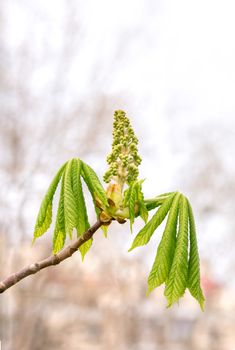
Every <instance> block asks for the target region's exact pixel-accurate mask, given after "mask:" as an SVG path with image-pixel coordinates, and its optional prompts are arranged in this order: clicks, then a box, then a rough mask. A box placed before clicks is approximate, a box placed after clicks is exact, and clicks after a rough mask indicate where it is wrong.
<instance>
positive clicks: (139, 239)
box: [128, 194, 175, 251]
mask: <svg viewBox="0 0 235 350" xmlns="http://www.w3.org/2000/svg"><path fill="white" fill-rule="evenodd" d="M174 196H175V194H173V195H172V196H170V197H169V198H167V199H166V200H165V201H164V202H163V204H162V205H161V206H160V208H159V209H158V210H157V212H156V213H155V214H154V215H153V217H152V219H151V220H149V222H148V223H147V224H146V225H145V226H144V227H143V228H142V230H140V232H139V233H138V234H137V236H136V237H135V239H134V241H133V243H132V246H131V248H130V249H129V250H128V251H131V250H132V249H134V248H136V247H139V246H141V245H145V244H147V243H148V242H149V240H150V238H151V237H152V235H153V232H154V231H155V230H156V229H157V227H158V226H159V225H160V224H161V223H162V221H163V220H164V219H165V217H166V215H167V213H168V211H169V209H170V207H171V204H172V201H173V199H174Z"/></svg>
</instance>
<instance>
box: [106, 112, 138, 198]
mask: <svg viewBox="0 0 235 350" xmlns="http://www.w3.org/2000/svg"><path fill="white" fill-rule="evenodd" d="M137 144H138V139H137V137H136V136H135V133H134V130H133V129H132V126H131V124H130V121H129V119H128V118H127V117H126V114H125V112H123V111H121V110H118V111H115V112H114V123H113V143H112V152H111V153H110V155H109V156H108V159H107V162H108V164H109V169H108V170H107V172H106V173H105V175H104V181H105V182H106V183H109V182H111V181H113V182H114V183H117V184H118V185H119V187H120V193H121V194H122V190H123V186H124V184H125V183H126V184H127V185H130V183H132V182H133V181H135V180H137V178H138V174H139V171H138V166H139V165H140V163H141V158H140V156H139V155H138V149H137ZM108 191H109V190H108Z"/></svg>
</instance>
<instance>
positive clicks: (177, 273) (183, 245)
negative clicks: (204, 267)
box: [164, 195, 188, 307]
mask: <svg viewBox="0 0 235 350" xmlns="http://www.w3.org/2000/svg"><path fill="white" fill-rule="evenodd" d="M187 277H188V204H187V199H186V198H185V197H184V196H183V195H181V197H180V207H179V229H178V235H177V240H176V249H175V254H174V258H173V262H172V266H171V270H170V274H169V277H168V279H167V281H166V287H165V292H164V294H165V296H166V298H167V300H168V307H170V306H171V305H172V304H173V303H175V302H176V301H178V299H179V298H180V297H181V296H183V295H184V292H185V289H186V287H187Z"/></svg>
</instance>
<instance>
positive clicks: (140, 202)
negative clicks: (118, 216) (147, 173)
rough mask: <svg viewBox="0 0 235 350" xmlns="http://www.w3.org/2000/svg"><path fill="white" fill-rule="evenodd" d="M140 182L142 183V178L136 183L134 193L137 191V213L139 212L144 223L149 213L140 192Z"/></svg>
mask: <svg viewBox="0 0 235 350" xmlns="http://www.w3.org/2000/svg"><path fill="white" fill-rule="evenodd" d="M142 183H143V180H142V181H139V182H138V183H137V186H136V193H137V202H138V206H139V214H140V217H141V218H142V219H143V220H144V223H145V224H146V223H147V221H148V214H149V213H148V210H147V208H146V205H145V202H144V195H143V192H142Z"/></svg>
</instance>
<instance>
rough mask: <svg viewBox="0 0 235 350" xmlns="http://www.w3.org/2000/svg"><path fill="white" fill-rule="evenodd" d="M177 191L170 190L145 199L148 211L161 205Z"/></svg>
mask: <svg viewBox="0 0 235 350" xmlns="http://www.w3.org/2000/svg"><path fill="white" fill-rule="evenodd" d="M175 193H176V192H168V193H163V194H160V195H159V196H157V197H155V198H151V199H145V200H144V203H145V206H146V208H147V210H148V211H150V210H153V209H155V208H157V207H159V206H160V205H162V203H163V202H164V201H165V200H166V199H167V198H168V197H169V196H172V195H173V194H175Z"/></svg>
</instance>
